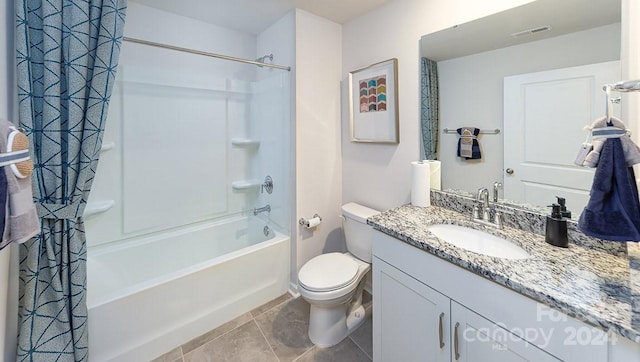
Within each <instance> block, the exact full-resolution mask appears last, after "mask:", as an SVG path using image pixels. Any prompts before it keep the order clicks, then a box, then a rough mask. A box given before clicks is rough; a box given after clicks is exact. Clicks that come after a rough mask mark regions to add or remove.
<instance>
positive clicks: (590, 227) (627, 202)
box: [578, 138, 640, 241]
mask: <svg viewBox="0 0 640 362" xmlns="http://www.w3.org/2000/svg"><path fill="white" fill-rule="evenodd" d="M578 228H579V229H580V230H581V231H582V232H583V233H585V234H586V235H589V236H593V237H596V238H600V239H604V240H612V241H640V202H638V188H637V186H636V177H635V175H634V173H633V169H632V168H631V167H628V166H627V164H626V162H625V156H624V151H623V149H622V142H621V141H620V138H609V139H607V140H606V141H605V143H604V145H603V147H602V151H601V153H600V160H599V162H598V167H597V168H596V173H595V176H594V178H593V185H592V186H591V194H590V199H589V202H588V203H587V206H586V207H585V208H584V211H582V214H581V215H580V220H579V221H578Z"/></svg>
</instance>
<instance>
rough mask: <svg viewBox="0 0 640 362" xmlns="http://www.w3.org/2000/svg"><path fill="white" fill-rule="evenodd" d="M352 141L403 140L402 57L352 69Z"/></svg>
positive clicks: (350, 108)
mask: <svg viewBox="0 0 640 362" xmlns="http://www.w3.org/2000/svg"><path fill="white" fill-rule="evenodd" d="M349 118H350V123H351V141H353V142H370V143H399V142H400V137H399V130H398V128H399V121H398V60H397V59H396V58H393V59H389V60H385V61H383V62H380V63H376V64H372V65H370V66H368V67H366V68H362V69H358V70H354V71H352V72H349Z"/></svg>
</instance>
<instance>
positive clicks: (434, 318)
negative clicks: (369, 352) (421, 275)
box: [373, 257, 451, 362]
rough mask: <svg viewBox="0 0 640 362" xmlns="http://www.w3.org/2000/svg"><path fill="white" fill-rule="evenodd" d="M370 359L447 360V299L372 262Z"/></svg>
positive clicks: (381, 263) (390, 361)
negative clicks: (371, 354) (371, 351)
mask: <svg viewBox="0 0 640 362" xmlns="http://www.w3.org/2000/svg"><path fill="white" fill-rule="evenodd" d="M373 273H374V274H373V300H374V302H373V346H374V350H373V360H374V361H377V362H396V361H402V362H413V361H448V360H449V355H450V350H451V346H450V343H449V335H450V331H449V310H450V306H449V298H447V297H445V296H444V295H442V294H440V293H438V292H436V291H435V290H433V289H431V288H429V287H427V286H426V285H424V284H422V283H420V282H419V281H417V280H416V279H413V278H412V277H410V276H408V275H407V274H405V273H403V272H401V271H400V270H398V269H396V268H394V267H393V266H391V265H389V264H387V263H385V262H384V261H382V260H380V259H378V258H375V257H374V259H373Z"/></svg>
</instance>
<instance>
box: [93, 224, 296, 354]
mask: <svg viewBox="0 0 640 362" xmlns="http://www.w3.org/2000/svg"><path fill="white" fill-rule="evenodd" d="M265 225H266V222H265V221H263V220H260V219H259V218H257V217H248V218H247V217H237V218H233V219H230V220H225V221H217V222H207V223H202V224H198V225H193V226H189V227H185V228H182V229H180V230H173V231H170V232H163V233H158V234H156V235H151V236H146V237H144V238H137V239H136V240H128V241H119V242H116V243H112V245H106V246H98V247H95V248H90V249H89V252H88V256H87V274H88V275H87V278H88V282H87V285H88V289H87V306H88V309H89V351H90V352H89V359H90V361H135V362H139V361H148V360H151V359H153V358H155V357H157V356H159V355H161V354H163V353H165V352H168V351H169V350H170V349H172V348H174V347H177V346H179V345H181V344H182V343H185V342H187V341H189V340H191V339H193V338H195V337H197V336H199V335H201V334H203V333H205V332H207V331H210V330H212V329H214V328H216V327H217V326H219V325H221V324H223V323H225V322H227V321H229V320H231V319H233V318H235V317H237V316H239V315H240V314H242V313H245V312H248V311H249V310H251V309H252V308H255V307H258V306H260V305H262V304H264V303H266V302H267V301H269V300H271V299H274V298H276V297H278V296H280V295H282V294H284V293H285V292H286V291H287V288H288V283H289V258H290V255H289V242H290V241H289V237H288V236H286V235H283V234H280V233H278V232H275V231H273V230H268V235H266V236H265V235H264V230H263V228H264V227H265Z"/></svg>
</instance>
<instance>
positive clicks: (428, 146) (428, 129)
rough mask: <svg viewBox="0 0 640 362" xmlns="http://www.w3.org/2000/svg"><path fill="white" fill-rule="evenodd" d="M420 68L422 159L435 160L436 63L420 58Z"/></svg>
mask: <svg viewBox="0 0 640 362" xmlns="http://www.w3.org/2000/svg"><path fill="white" fill-rule="evenodd" d="M420 68H421V72H420V74H421V76H420V87H421V92H420V93H421V105H420V124H421V129H422V148H423V152H424V153H423V155H422V156H423V157H422V159H423V160H436V159H437V158H438V123H439V120H440V103H439V90H438V63H437V62H435V61H433V60H430V59H427V58H422V59H421V62H420Z"/></svg>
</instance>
